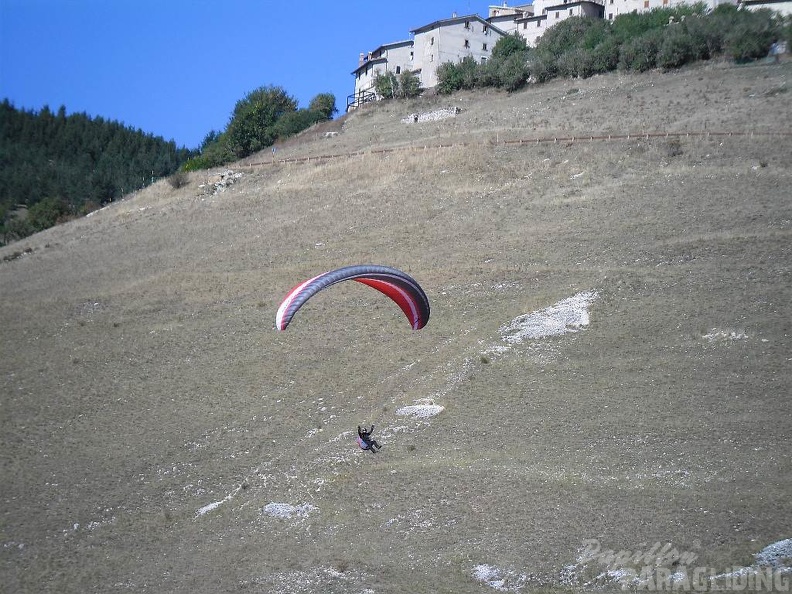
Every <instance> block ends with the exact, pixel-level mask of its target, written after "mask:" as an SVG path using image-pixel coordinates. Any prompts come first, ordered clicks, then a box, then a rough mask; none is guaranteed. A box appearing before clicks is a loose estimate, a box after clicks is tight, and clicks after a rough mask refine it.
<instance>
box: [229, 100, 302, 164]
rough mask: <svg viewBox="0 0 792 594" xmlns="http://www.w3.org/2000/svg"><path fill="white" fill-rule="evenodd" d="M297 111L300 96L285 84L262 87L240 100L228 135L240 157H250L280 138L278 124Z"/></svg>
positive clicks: (236, 153)
mask: <svg viewBox="0 0 792 594" xmlns="http://www.w3.org/2000/svg"><path fill="white" fill-rule="evenodd" d="M295 111H297V100H296V99H294V98H293V97H291V96H290V95H289V94H288V93H286V91H285V90H284V89H282V88H281V87H274V86H267V87H260V88H258V89H256V90H254V91H251V92H250V93H248V94H247V95H246V96H245V98H244V99H241V100H239V101H237V104H236V106H235V107H234V113H233V115H232V116H231V121H230V122H229V123H228V128H227V129H226V132H225V136H226V141H227V143H228V147H229V148H230V149H231V151H232V152H233V153H234V155H235V156H236V157H237V158H242V157H246V156H248V155H250V154H252V153H255V152H256V151H260V150H262V149H263V148H265V147H268V146H271V145H272V144H273V143H274V142H275V140H276V139H277V137H278V135H277V130H276V129H275V124H276V123H277V121H278V120H279V119H280V118H281V117H283V116H284V115H285V114H287V113H292V112H295Z"/></svg>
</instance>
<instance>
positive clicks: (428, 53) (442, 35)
mask: <svg viewBox="0 0 792 594" xmlns="http://www.w3.org/2000/svg"><path fill="white" fill-rule="evenodd" d="M410 33H411V34H412V36H413V38H412V39H411V40H408V41H400V42H396V43H389V44H386V45H382V46H380V47H378V48H377V49H375V50H374V51H373V52H369V53H368V54H360V59H359V61H358V67H357V68H356V69H355V70H354V71H353V72H352V74H353V75H354V76H355V93H354V95H350V96H349V97H348V98H347V110H349V109H350V108H353V107H357V106H359V105H361V104H362V103H366V102H367V101H371V100H373V99H375V98H376V96H375V93H374V79H375V78H376V77H377V75H378V74H385V73H387V72H392V73H393V74H395V75H397V76H398V75H399V74H401V73H402V72H404V71H405V70H409V71H410V72H413V73H415V74H417V75H418V78H419V80H420V82H421V86H422V87H423V88H425V89H430V88H432V87H435V86H437V67H438V66H440V64H442V63H444V62H459V61H461V60H462V59H463V58H466V57H471V58H473V59H474V60H476V62H478V63H483V62H486V60H487V59H488V58H489V56H490V54H491V53H492V48H493V47H494V46H495V43H496V42H497V41H498V39H500V38H501V37H503V36H504V35H506V33H505V32H504V31H503V30H501V29H500V28H498V27H496V26H495V25H493V24H491V23H489V22H488V21H487V20H485V19H483V18H481V17H480V16H478V15H469V16H457V15H453V16H452V17H451V18H450V19H445V20H440V21H435V22H433V23H430V24H428V25H425V26H423V27H419V28H418V29H414V30H413V31H410Z"/></svg>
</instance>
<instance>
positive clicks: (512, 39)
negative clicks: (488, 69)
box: [491, 32, 528, 60]
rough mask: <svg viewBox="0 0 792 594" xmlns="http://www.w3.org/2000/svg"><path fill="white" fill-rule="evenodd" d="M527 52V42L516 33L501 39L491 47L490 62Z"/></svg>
mask: <svg viewBox="0 0 792 594" xmlns="http://www.w3.org/2000/svg"><path fill="white" fill-rule="evenodd" d="M527 51H528V42H527V41H526V40H525V38H524V37H522V36H521V35H520V34H518V33H517V32H514V33H513V34H511V35H506V36H505V37H501V38H500V39H498V41H496V42H495V45H494V46H493V47H492V57H491V59H492V60H498V59H501V58H508V57H509V56H511V55H512V54H516V53H525V52H527Z"/></svg>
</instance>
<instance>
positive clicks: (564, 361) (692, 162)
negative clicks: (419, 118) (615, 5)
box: [0, 63, 792, 593]
mask: <svg viewBox="0 0 792 594" xmlns="http://www.w3.org/2000/svg"><path fill="white" fill-rule="evenodd" d="M791 68H792V67H791V66H790V64H789V63H785V64H781V65H778V66H777V65H751V66H745V67H734V66H727V65H723V64H708V65H706V66H703V67H699V68H695V69H689V70H684V71H680V72H677V73H673V74H659V73H648V74H644V75H637V76H624V75H620V74H613V75H607V76H600V77H595V78H592V79H588V80H585V81H557V82H553V83H550V84H548V85H546V86H542V87H540V88H530V89H528V90H526V91H523V92H520V93H517V94H514V95H506V94H501V93H489V94H469V95H454V96H451V97H444V98H424V99H421V100H419V101H418V102H415V103H390V104H382V105H375V106H371V107H368V108H366V109H363V110H360V111H358V112H355V113H353V114H351V115H350V116H348V117H347V118H345V119H344V120H343V121H341V122H338V130H337V132H338V133H337V134H336V135H334V136H326V135H325V132H326V131H324V130H323V131H319V130H314V131H309V132H308V133H305V134H303V135H302V137H301V138H300V140H299V142H298V141H293V142H290V143H288V144H286V145H283V146H280V147H279V148H278V152H277V155H276V158H277V159H279V160H281V161H280V162H279V163H276V164H270V165H259V166H255V167H245V166H244V164H238V165H236V166H232V169H233V170H234V171H235V172H237V173H242V175H241V176H240V177H238V178H237V179H235V183H233V184H232V185H228V186H227V187H226V188H225V190H224V191H222V192H218V193H213V190H214V188H215V186H214V182H216V181H217V179H214V178H212V179H210V178H209V177H208V175H207V174H205V173H201V174H199V173H193V174H190V175H191V178H190V183H189V184H188V185H187V186H185V187H183V188H180V189H173V188H172V187H171V186H170V185H169V184H168V183H166V182H162V183H158V184H155V185H154V186H151V187H149V188H146V189H145V190H142V191H140V192H138V193H137V194H135V195H132V196H129V197H128V198H127V199H125V200H123V201H121V202H118V203H114V204H112V205H110V206H108V207H106V208H104V209H102V210H100V211H98V212H96V213H94V214H93V215H92V216H90V217H87V218H85V219H81V220H76V221H72V222H70V223H68V224H65V225H62V226H59V227H57V228H53V229H49V230H47V231H45V232H42V233H39V234H37V235H34V236H32V237H30V238H28V239H26V240H24V241H22V242H19V243H18V244H15V245H13V246H8V247H5V248H2V249H0V258H2V261H1V262H0V332H1V333H2V335H1V338H0V344H2V357H0V382H1V383H0V393H1V394H2V408H1V409H0V410H2V415H0V452H2V454H0V455H2V457H3V459H2V472H3V476H2V481H0V500H1V501H2V504H3V512H2V515H1V516H0V518H2V519H1V520H0V521H1V522H2V523H1V524H0V543H2V546H0V583H2V584H3V586H4V588H5V589H6V591H9V592H234V591H246V592H376V593H390V592H488V591H493V588H495V587H499V588H503V589H506V590H510V591H524V592H525V591H530V590H534V589H537V588H543V589H545V588H546V589H548V590H554V591H555V590H557V591H563V590H567V589H571V588H574V587H587V588H588V587H594V586H595V585H601V586H604V587H607V588H613V589H617V588H619V587H620V585H621V584H620V582H619V581H618V576H619V575H621V576H624V575H626V574H625V573H624V572H622V573H621V574H618V573H615V572H614V573H613V574H612V575H611V576H610V577H608V576H604V575H600V574H602V573H603V572H605V571H606V570H608V569H611V570H618V569H621V570H625V569H634V570H636V571H637V570H641V569H642V567H643V565H645V564H646V563H608V562H606V559H605V557H604V556H597V555H596V554H593V553H592V551H593V550H594V545H595V544H596V545H599V546H600V547H601V549H602V550H608V549H612V550H615V551H620V550H625V551H631V552H639V551H647V550H650V549H651V548H652V547H653V545H655V544H656V543H659V544H660V545H662V546H665V545H670V546H669V547H668V548H674V549H676V550H677V551H679V552H680V553H684V554H686V555H687V556H686V557H685V558H684V559H683V561H684V562H682V563H680V562H679V560H678V559H677V560H676V563H675V562H674V559H670V558H666V559H664V560H660V561H658V562H656V563H654V562H652V563H649V564H650V565H652V564H656V565H659V567H660V569H661V570H666V571H675V570H678V569H679V568H680V567H684V566H685V565H686V564H687V565H688V568H689V569H690V570H692V568H693V567H694V566H696V567H706V568H712V570H713V572H721V571H725V570H726V569H728V568H731V567H733V566H735V565H739V566H742V565H751V564H752V563H754V562H755V561H754V555H755V554H756V553H758V552H759V551H761V550H762V549H764V548H765V547H766V546H767V545H770V544H771V543H775V542H778V541H781V540H783V539H788V538H790V537H792V534H790V520H792V487H791V486H790V482H789V477H790V476H791V475H792V459H791V458H790V454H791V453H792V447H791V444H790V433H789V427H790V426H792V407H790V400H789V394H790V393H792V381H791V380H792V376H791V374H790V370H789V361H790V353H791V352H792V349H791V348H790V332H791V329H790V320H792V308H791V307H790V303H792V278H790V273H791V270H790V263H791V262H792V241H790V240H791V239H792V204H790V201H789V188H790V185H791V183H792V168H791V167H790V166H791V165H792V156H791V155H792V135H790V132H792V130H791V129H790V127H789V116H790V108H789V105H790V99H789V98H790V94H789V85H790V76H791V75H792V69H791ZM448 107H460V108H461V112H460V113H458V114H457V115H456V116H455V117H452V118H448V119H443V120H438V121H428V122H419V123H403V122H402V119H403V118H407V117H408V116H409V115H410V114H412V113H417V114H425V113H432V112H433V111H436V110H439V109H441V108H448ZM649 132H651V133H658V132H669V133H683V132H684V133H687V132H691V133H696V134H695V135H691V136H681V137H677V136H669V137H668V138H663V137H650V138H645V137H642V136H641V135H640V133H644V134H645V133H649ZM707 132H732V133H734V134H733V135H731V136H721V135H717V136H716V135H707ZM627 133H630V135H631V137H630V138H629V139H618V140H610V141H607V140H600V141H591V140H582V141H580V140H576V141H574V142H572V141H569V140H564V141H561V142H533V143H531V142H526V143H523V144H519V143H510V144H506V143H504V141H505V140H517V139H520V138H522V139H540V138H553V137H562V138H570V137H573V136H574V137H578V138H580V137H590V136H600V135H606V136H607V135H608V134H612V135H622V134H627ZM440 144H443V145H450V146H445V147H443V148H439V145H440ZM381 149H399V150H393V151H390V152H376V151H379V150H381ZM322 155H336V156H335V157H334V158H330V159H312V160H310V161H307V162H305V161H301V162H300V161H287V160H288V159H298V158H303V157H306V156H311V157H317V156H322ZM344 155H346V156H344ZM267 160H270V161H271V160H272V154H271V153H265V154H262V155H259V156H257V157H255V158H252V159H250V160H249V161H248V163H255V162H266V161H267ZM361 262H371V263H381V264H388V265H393V266H397V267H399V268H401V269H403V270H406V271H407V272H409V273H410V274H412V275H413V276H414V277H415V278H416V279H417V280H418V281H419V282H421V283H422V285H423V286H424V288H425V289H426V291H427V293H428V295H429V298H430V300H431V303H432V317H431V319H430V321H429V324H428V325H427V326H426V328H424V329H423V330H421V331H418V332H413V331H411V330H410V329H409V326H408V324H407V323H406V321H405V319H404V318H403V316H402V315H401V312H400V311H399V310H398V308H396V307H395V306H394V305H393V304H392V303H390V302H388V301H387V300H386V299H385V298H384V297H383V296H382V295H380V294H379V293H377V292H376V291H372V290H371V289H369V288H367V287H364V286H362V285H359V284H357V283H346V284H342V285H338V286H336V287H333V288H332V289H329V290H327V291H325V292H324V293H323V294H320V295H318V296H317V297H316V298H314V299H313V300H312V301H311V302H310V303H309V304H308V305H306V306H305V307H304V308H303V309H302V310H300V312H299V313H298V314H297V316H296V317H295V319H294V321H293V322H292V324H291V326H290V327H289V328H288V330H287V331H285V332H282V333H279V332H277V331H275V330H274V316H275V310H276V309H277V306H278V303H279V302H280V300H281V299H282V298H283V296H284V295H285V293H286V292H287V291H288V289H290V288H291V287H292V286H293V285H294V284H295V283H296V282H298V281H299V280H302V279H305V278H308V277H309V276H311V275H314V274H317V273H319V272H322V271H325V270H328V269H331V268H335V267H338V266H342V265H346V264H353V263H361ZM346 285H354V286H346ZM554 331H555V332H557V333H556V334H555V335H553V332H554ZM372 422H373V423H375V424H376V426H377V427H376V431H375V437H377V438H378V440H379V442H380V443H381V444H382V445H383V450H382V452H381V453H379V454H377V455H376V456H375V455H372V454H370V453H367V452H363V451H360V450H359V449H357V446H356V444H355V442H354V440H353V433H354V430H355V427H356V425H358V424H363V423H372ZM658 548H659V547H658ZM655 550H657V549H655ZM666 550H667V549H666ZM693 556H695V558H694V557H693ZM688 562H690V563H688ZM598 576H599V577H598ZM624 579H627V578H624ZM625 583H626V582H625ZM629 583H630V584H632V585H635V584H636V583H637V582H634V581H632V582H629Z"/></svg>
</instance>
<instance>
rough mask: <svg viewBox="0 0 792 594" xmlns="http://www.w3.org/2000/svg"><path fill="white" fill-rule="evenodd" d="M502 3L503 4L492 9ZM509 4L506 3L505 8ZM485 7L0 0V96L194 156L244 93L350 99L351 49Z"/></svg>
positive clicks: (414, 0)
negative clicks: (123, 128) (280, 91)
mask: <svg viewBox="0 0 792 594" xmlns="http://www.w3.org/2000/svg"><path fill="white" fill-rule="evenodd" d="M492 3H493V4H495V3H500V2H494V1H493V2H492ZM510 4H514V2H510ZM488 6H489V3H488V2H487V1H486V0H431V1H421V0H392V1H387V0H386V1H383V0H369V1H366V2H364V1H360V0H349V1H344V2H332V1H330V0H327V1H325V0H307V1H305V2H284V1H278V2H275V1H268V0H259V1H256V0H215V1H210V0H0V98H6V99H8V100H9V101H11V103H12V104H13V105H14V106H15V107H17V108H19V109H27V110H35V111H38V110H40V109H41V108H42V107H43V106H44V105H48V106H49V107H50V108H51V109H52V110H53V111H54V110H57V109H58V108H59V107H60V106H61V105H63V106H65V107H66V112H67V113H69V114H71V113H76V112H85V113H87V114H89V115H90V116H93V117H96V116H101V117H103V118H105V119H109V120H117V121H120V122H122V123H123V124H125V125H127V126H131V127H133V128H140V129H141V130H143V131H144V132H147V133H151V134H154V135H156V136H162V137H163V138H165V139H166V140H174V141H175V142H176V144H177V145H179V146H186V147H187V148H197V147H198V146H199V145H200V144H201V141H202V140H203V138H204V137H205V136H206V134H207V133H208V132H209V131H211V130H224V129H225V127H226V125H227V124H228V120H229V117H230V115H231V112H232V111H233V109H234V105H235V104H236V102H237V101H238V100H240V99H242V98H243V97H244V96H245V95H246V94H247V93H248V92H249V91H252V90H254V89H256V88H259V87H262V86H268V85H273V86H279V87H282V88H284V89H285V90H286V92H287V93H288V94H289V95H291V96H292V97H294V98H295V99H297V101H298V103H299V106H300V107H307V106H308V103H309V102H310V100H311V99H312V98H313V97H315V96H316V95H318V94H319V93H333V94H334V95H335V97H336V106H337V107H338V109H339V113H343V111H344V109H345V107H346V97H347V95H349V94H351V93H352V92H353V91H354V79H353V77H352V74H351V72H352V70H354V69H355V68H356V67H357V60H358V55H359V54H360V52H367V51H371V50H374V49H376V48H377V47H379V46H380V45H382V44H384V43H390V42H393V41H402V40H405V39H409V38H410V30H412V29H416V28H418V27H421V26H423V25H426V24H429V23H431V22H433V21H436V20H440V19H444V18H449V17H451V15H452V13H454V12H456V13H457V14H459V15H460V16H461V15H465V14H474V13H476V14H479V15H481V16H483V17H486V16H487V11H488Z"/></svg>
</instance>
